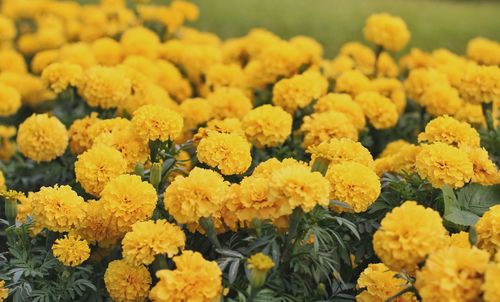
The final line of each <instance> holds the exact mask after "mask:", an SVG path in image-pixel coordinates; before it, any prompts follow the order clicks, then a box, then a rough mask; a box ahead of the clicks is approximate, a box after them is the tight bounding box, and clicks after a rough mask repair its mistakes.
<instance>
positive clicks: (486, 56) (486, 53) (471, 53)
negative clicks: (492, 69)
mask: <svg viewBox="0 0 500 302" xmlns="http://www.w3.org/2000/svg"><path fill="white" fill-rule="evenodd" d="M467 56H468V57H469V58H471V59H472V60H474V61H476V62H477V63H479V64H485V65H500V44H499V43H498V42H496V41H492V40H488V39H486V38H481V37H477V38H474V39H472V40H470V41H469V43H467Z"/></svg>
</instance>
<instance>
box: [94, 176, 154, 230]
mask: <svg viewBox="0 0 500 302" xmlns="http://www.w3.org/2000/svg"><path fill="white" fill-rule="evenodd" d="M99 202H100V203H102V207H103V212H106V213H111V214H112V216H111V217H110V221H108V223H109V225H110V226H111V227H112V228H114V229H115V230H116V231H117V232H120V233H122V234H124V233H126V232H128V230H129V229H130V228H131V226H132V224H134V223H135V222H137V221H143V220H147V219H149V218H150V217H151V215H152V214H153V211H154V209H155V207H156V202H157V195H156V190H155V189H154V188H153V186H152V185H151V184H150V183H147V182H145V181H142V180H141V178H140V177H139V176H137V175H126V174H124V175H120V176H118V177H116V178H114V179H112V180H110V181H109V182H108V183H107V184H106V185H105V186H104V189H103V190H102V192H101V200H100V201H99Z"/></svg>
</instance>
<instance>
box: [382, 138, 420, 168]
mask: <svg viewBox="0 0 500 302" xmlns="http://www.w3.org/2000/svg"><path fill="white" fill-rule="evenodd" d="M389 145H390V144H389ZM389 145H388V146H389ZM392 147H398V150H392V151H391V150H385V151H391V152H393V153H391V154H389V153H388V152H386V153H385V154H384V153H382V154H381V155H380V157H379V158H378V159H376V160H375V172H376V173H377V175H382V174H383V173H385V172H394V173H401V172H403V171H406V172H414V171H415V169H416V168H415V161H416V159H417V155H418V154H419V153H420V150H421V148H420V146H415V145H412V144H409V143H406V142H405V143H404V144H401V145H399V144H397V143H396V144H395V145H393V146H391V148H392ZM386 149H387V148H386ZM385 151H384V152H385Z"/></svg>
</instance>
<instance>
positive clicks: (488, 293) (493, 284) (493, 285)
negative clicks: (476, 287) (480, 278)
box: [481, 254, 500, 302]
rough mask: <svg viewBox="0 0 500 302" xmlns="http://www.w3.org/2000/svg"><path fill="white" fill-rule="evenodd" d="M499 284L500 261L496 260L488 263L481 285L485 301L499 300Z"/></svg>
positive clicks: (493, 301)
mask: <svg viewBox="0 0 500 302" xmlns="http://www.w3.org/2000/svg"><path fill="white" fill-rule="evenodd" d="M497 255H500V254H497ZM497 259H498V256H497ZM498 284H500V262H498V261H496V262H493V263H490V264H489V265H488V267H487V268H486V272H485V274H484V283H483V285H482V286H481V290H482V291H483V299H484V301H485V302H495V301H499V299H500V291H499V290H498Z"/></svg>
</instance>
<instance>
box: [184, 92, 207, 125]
mask: <svg viewBox="0 0 500 302" xmlns="http://www.w3.org/2000/svg"><path fill="white" fill-rule="evenodd" d="M179 111H180V113H181V115H182V117H183V118H184V123H185V126H186V128H188V129H196V128H197V127H198V125H200V124H203V123H206V122H208V120H210V118H211V117H212V105H210V103H209V102H208V101H207V100H206V99H203V98H193V99H187V100H184V101H183V102H182V104H181V105H180V106H179Z"/></svg>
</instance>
